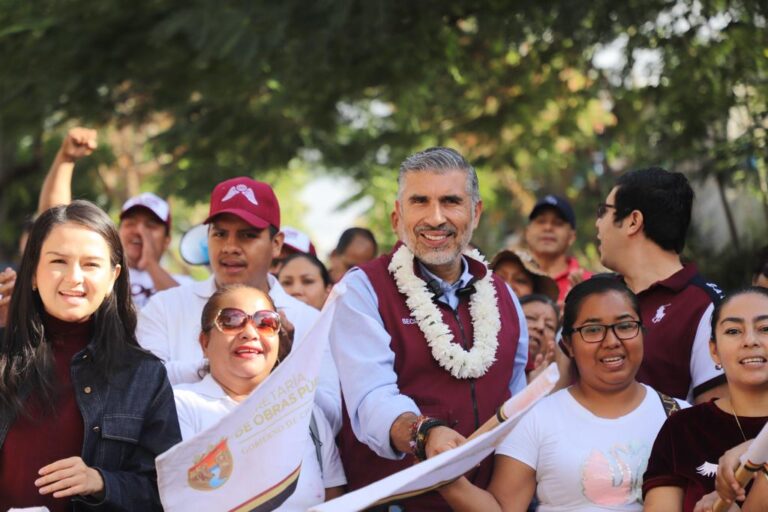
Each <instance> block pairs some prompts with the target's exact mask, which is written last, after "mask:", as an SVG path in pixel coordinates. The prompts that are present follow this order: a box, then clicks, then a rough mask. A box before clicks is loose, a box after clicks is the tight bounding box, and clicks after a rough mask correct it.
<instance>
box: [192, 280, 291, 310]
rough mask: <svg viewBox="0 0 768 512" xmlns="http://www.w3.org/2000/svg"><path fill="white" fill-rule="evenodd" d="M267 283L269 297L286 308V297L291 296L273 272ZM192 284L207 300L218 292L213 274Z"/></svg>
mask: <svg viewBox="0 0 768 512" xmlns="http://www.w3.org/2000/svg"><path fill="white" fill-rule="evenodd" d="M267 284H269V297H270V298H271V299H272V302H274V303H275V307H276V308H284V307H286V306H288V304H286V302H289V300H290V299H288V300H287V299H286V297H290V295H288V294H287V293H286V292H285V290H284V289H283V287H282V286H281V285H280V282H279V281H278V280H277V278H276V277H275V276H273V275H272V274H267ZM190 286H192V287H193V288H192V289H193V290H194V292H195V295H197V296H198V297H200V298H202V299H205V300H208V299H210V298H211V295H213V294H214V293H215V292H216V281H214V278H213V276H212V275H211V276H210V277H209V278H208V279H206V280H205V281H196V282H194V283H193V284H191V285H190Z"/></svg>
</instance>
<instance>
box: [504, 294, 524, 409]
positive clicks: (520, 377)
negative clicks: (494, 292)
mask: <svg viewBox="0 0 768 512" xmlns="http://www.w3.org/2000/svg"><path fill="white" fill-rule="evenodd" d="M507 290H508V291H509V295H510V297H512V302H514V303H515V310H516V311H517V318H519V319H520V337H519V339H518V341H517V352H515V363H514V366H513V368H512V380H511V381H510V382H509V391H510V393H511V394H512V395H516V394H517V393H519V392H520V391H522V390H523V389H524V388H525V386H527V385H528V381H527V380H526V378H525V367H526V365H527V364H528V323H527V322H526V321H525V314H524V313H523V308H522V307H521V306H520V301H519V300H517V295H515V292H513V291H512V288H511V287H510V286H509V285H507Z"/></svg>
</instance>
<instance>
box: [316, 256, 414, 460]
mask: <svg viewBox="0 0 768 512" xmlns="http://www.w3.org/2000/svg"><path fill="white" fill-rule="evenodd" d="M341 284H343V285H344V286H345V287H346V289H345V291H344V292H343V293H342V294H341V296H340V297H338V299H336V300H338V304H337V305H336V312H335V316H334V319H333V325H332V326H331V331H330V343H331V351H332V353H333V358H334V360H335V362H336V367H337V368H341V369H342V371H341V372H339V378H340V381H341V390H342V392H343V394H344V402H345V403H346V407H347V413H348V414H349V419H350V422H351V426H352V430H353V432H354V433H355V436H357V438H358V439H359V440H360V442H362V443H365V444H366V445H368V446H369V447H370V448H371V449H372V450H373V451H374V452H375V453H376V454H377V455H379V456H380V457H385V458H388V459H401V458H403V457H404V454H402V453H399V452H396V451H395V450H394V449H393V448H392V445H391V444H390V439H389V431H390V427H391V426H392V424H393V423H394V421H395V420H396V419H397V417H398V416H400V415H401V414H403V413H406V412H412V413H414V414H417V415H418V414H419V408H418V406H417V405H416V402H414V401H413V400H412V399H411V398H409V397H407V396H405V395H402V394H400V389H399V388H398V386H397V374H396V373H395V370H394V363H395V354H394V352H392V350H391V349H390V348H389V344H390V336H389V334H388V333H387V331H386V329H385V328H384V322H383V321H382V319H381V316H380V315H379V311H378V301H377V299H376V293H375V291H374V290H373V286H372V285H371V282H370V281H369V280H368V276H366V275H365V273H364V272H363V271H361V270H359V269H352V270H350V271H349V272H347V274H346V275H345V276H344V278H343V279H342V281H341ZM337 286H338V285H337Z"/></svg>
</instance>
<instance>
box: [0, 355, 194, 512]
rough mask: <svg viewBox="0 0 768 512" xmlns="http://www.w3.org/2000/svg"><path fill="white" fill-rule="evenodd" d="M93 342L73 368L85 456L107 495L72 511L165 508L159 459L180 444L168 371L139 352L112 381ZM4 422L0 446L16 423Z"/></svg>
mask: <svg viewBox="0 0 768 512" xmlns="http://www.w3.org/2000/svg"><path fill="white" fill-rule="evenodd" d="M93 351H94V345H93V343H91V344H90V345H88V347H86V348H85V349H84V350H81V351H80V352H78V353H77V354H76V355H75V356H74V357H73V358H72V363H71V367H70V371H71V374H72V384H73V386H74V388H75V394H76V399H77V405H78V407H79V409H80V414H82V416H83V424H84V426H85V436H84V439H83V451H82V453H81V457H82V458H83V461H84V462H85V463H86V464H87V465H88V466H90V467H92V468H94V469H96V470H98V471H99V473H101V476H102V478H103V479H104V497H103V499H102V500H101V501H94V500H93V499H91V498H89V497H80V496H78V497H76V498H73V500H72V507H73V510H74V511H85V510H105V511H106V510H130V511H133V510H142V511H144V510H162V507H161V505H160V497H159V495H158V491H157V475H156V472H155V457H157V456H158V455H159V454H161V453H163V452H164V451H166V450H167V449H169V448H170V447H171V446H173V445H175V444H176V443H178V442H180V441H181V433H180V431H179V420H178V418H177V416H176V406H175V403H174V400H173V391H172V390H171V386H170V384H169V382H168V377H167V376H166V373H165V367H164V366H163V364H162V362H161V361H160V360H159V359H157V358H156V357H155V356H153V355H151V354H149V353H146V352H144V351H141V350H139V349H136V350H130V351H129V352H128V353H127V354H125V355H124V356H122V357H121V363H122V365H121V368H119V369H118V370H116V371H115V372H113V373H112V374H111V376H110V378H109V380H105V379H104V378H103V377H100V376H99V373H98V372H97V371H95V370H96V368H94V366H93V353H94V352H93ZM12 421H13V420H12V418H0V448H2V443H3V441H4V440H5V436H6V434H7V432H8V429H9V428H10V426H11V424H12Z"/></svg>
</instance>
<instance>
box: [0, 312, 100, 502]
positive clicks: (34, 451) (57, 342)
mask: <svg viewBox="0 0 768 512" xmlns="http://www.w3.org/2000/svg"><path fill="white" fill-rule="evenodd" d="M91 327H92V325H91V322H85V323H81V324H73V323H67V322H62V321H61V320H57V319H55V318H51V317H47V318H45V332H46V333H47V335H48V339H49V341H50V342H51V345H52V348H53V357H54V359H55V365H56V366H55V370H54V372H55V376H56V380H55V389H56V393H57V398H56V404H55V406H56V412H55V413H53V414H51V413H50V412H49V411H48V409H46V408H45V407H43V404H42V403H41V401H40V400H38V399H37V397H34V396H33V397H30V398H29V399H28V400H27V402H26V414H20V415H19V416H18V417H17V418H16V420H15V421H14V422H13V424H12V425H11V428H10V429H9V430H8V434H7V435H6V437H5V441H4V442H3V444H2V446H0V510H7V509H8V508H10V507H42V506H45V507H48V509H50V510H51V511H52V512H58V511H62V512H64V511H70V510H72V504H71V501H70V499H69V498H59V499H57V498H53V497H52V495H51V494H47V495H45V496H42V495H40V493H39V492H38V488H37V487H36V486H35V480H37V479H38V478H40V475H38V471H39V470H40V468H42V467H43V466H47V465H48V464H50V463H52V462H55V461H57V460H59V459H65V458H67V457H75V456H80V455H81V453H82V450H83V428H84V427H83V418H82V416H81V414H80V409H78V407H77V401H76V399H75V390H74V388H73V386H72V380H71V378H70V370H69V367H70V362H71V361H72V357H73V356H74V355H75V354H76V353H77V352H79V351H80V350H82V349H83V348H85V346H86V345H87V344H88V341H89V339H90V336H91Z"/></svg>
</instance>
